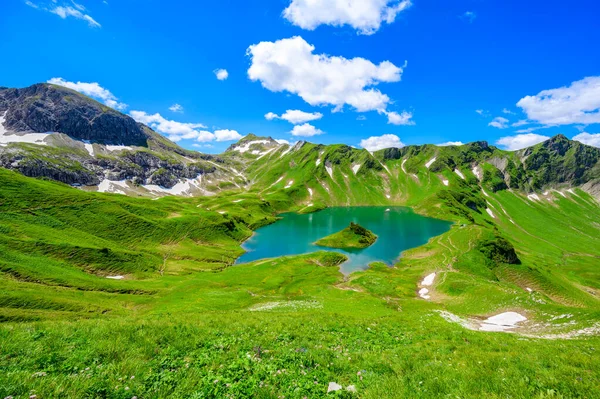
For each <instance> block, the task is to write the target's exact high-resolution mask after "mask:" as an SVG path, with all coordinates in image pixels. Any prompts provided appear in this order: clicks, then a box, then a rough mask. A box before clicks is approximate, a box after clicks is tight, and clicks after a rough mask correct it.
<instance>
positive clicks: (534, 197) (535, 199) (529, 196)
mask: <svg viewBox="0 0 600 399" xmlns="http://www.w3.org/2000/svg"><path fill="white" fill-rule="evenodd" d="M527 198H528V199H529V200H530V201H540V197H539V196H538V195H537V194H536V193H533V194H529V195H528V196H527Z"/></svg>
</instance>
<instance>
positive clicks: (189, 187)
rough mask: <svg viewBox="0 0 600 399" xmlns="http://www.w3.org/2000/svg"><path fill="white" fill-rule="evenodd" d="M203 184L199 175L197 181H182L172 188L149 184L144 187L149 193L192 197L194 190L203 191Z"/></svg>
mask: <svg viewBox="0 0 600 399" xmlns="http://www.w3.org/2000/svg"><path fill="white" fill-rule="evenodd" d="M201 183H202V175H198V177H197V178H195V179H185V180H180V181H179V182H178V183H177V184H175V185H174V186H173V187H171V188H165V187H161V186H158V185H156V184H147V185H143V186H142V187H144V188H145V189H146V190H148V191H151V192H155V193H163V194H169V195H188V196H191V195H192V191H193V190H194V189H198V190H202V187H201V186H200V185H201ZM209 183H211V181H210V180H209Z"/></svg>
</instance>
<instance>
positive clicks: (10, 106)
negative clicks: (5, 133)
mask: <svg viewBox="0 0 600 399" xmlns="http://www.w3.org/2000/svg"><path fill="white" fill-rule="evenodd" d="M0 112H2V113H6V115H5V122H4V126H5V128H6V129H7V130H9V131H13V132H33V133H48V132H57V133H63V134H66V135H67V136H69V137H71V138H73V139H76V140H86V141H90V142H94V143H100V144H114V145H136V146H146V145H147V139H148V136H147V134H146V133H145V132H144V129H143V128H142V126H141V125H140V124H138V123H137V122H136V121H135V120H133V119H132V118H131V117H129V116H127V115H124V114H122V113H120V112H118V111H115V110H114V109H112V108H110V107H108V106H106V105H104V104H101V103H99V102H97V101H95V100H93V99H91V98H89V97H86V96H84V95H82V94H80V93H78V92H76V91H74V90H70V89H67V88H65V87H62V86H56V85H51V84H46V83H39V84H35V85H33V86H29V87H26V88H23V89H6V88H4V89H0Z"/></svg>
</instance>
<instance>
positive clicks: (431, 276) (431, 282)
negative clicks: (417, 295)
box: [421, 273, 436, 287]
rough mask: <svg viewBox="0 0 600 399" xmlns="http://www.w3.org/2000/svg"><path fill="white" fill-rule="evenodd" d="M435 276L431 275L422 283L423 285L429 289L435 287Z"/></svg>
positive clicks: (434, 274)
mask: <svg viewBox="0 0 600 399" xmlns="http://www.w3.org/2000/svg"><path fill="white" fill-rule="evenodd" d="M435 276H436V273H431V274H429V275H428V276H426V277H425V278H424V279H423V281H421V285H424V286H426V287H429V286H431V285H433V281H434V280H435Z"/></svg>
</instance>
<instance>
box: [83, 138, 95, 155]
mask: <svg viewBox="0 0 600 399" xmlns="http://www.w3.org/2000/svg"><path fill="white" fill-rule="evenodd" d="M83 146H84V147H85V150H86V151H87V152H88V153H89V154H90V156H92V157H93V156H94V146H93V144H92V143H90V142H89V141H87V140H86V141H84V142H83Z"/></svg>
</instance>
